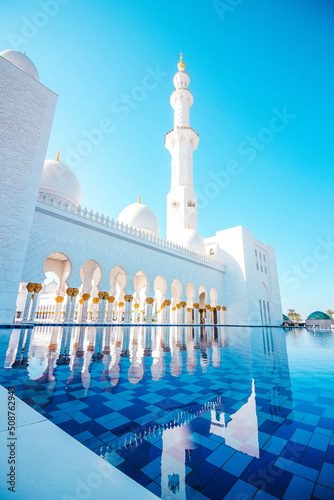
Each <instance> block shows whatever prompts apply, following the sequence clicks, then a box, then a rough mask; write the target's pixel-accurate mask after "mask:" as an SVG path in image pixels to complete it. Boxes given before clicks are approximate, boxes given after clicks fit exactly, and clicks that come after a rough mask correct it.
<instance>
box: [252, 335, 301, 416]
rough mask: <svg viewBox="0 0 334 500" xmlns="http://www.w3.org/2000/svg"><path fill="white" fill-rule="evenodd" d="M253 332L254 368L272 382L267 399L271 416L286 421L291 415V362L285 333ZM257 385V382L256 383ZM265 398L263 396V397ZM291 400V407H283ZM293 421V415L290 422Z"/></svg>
mask: <svg viewBox="0 0 334 500" xmlns="http://www.w3.org/2000/svg"><path fill="white" fill-rule="evenodd" d="M254 330H256V331H254V332H252V349H253V353H254V354H253V366H254V371H255V372H256V370H258V369H259V364H258V363H259V362H260V363H261V365H260V366H261V371H262V374H263V376H264V377H267V378H268V380H270V381H272V387H271V388H270V389H269V390H268V394H267V396H266V397H267V398H268V404H269V412H270V413H269V414H268V418H267V420H270V419H271V418H270V415H272V416H273V420H274V419H275V418H276V417H283V418H284V419H285V418H286V417H287V416H288V415H289V414H291V409H292V401H291V395H292V393H291V379H290V370H289V360H288V354H287V348H286V337H285V332H284V330H283V329H281V328H277V329H275V330H273V329H272V328H262V329H260V328H259V329H254ZM255 385H256V381H255ZM262 398H263V396H262ZM286 398H289V399H290V401H289V403H290V404H289V405H285V406H281V401H282V399H284V400H286ZM291 420H293V418H292V415H291V418H289V421H291Z"/></svg>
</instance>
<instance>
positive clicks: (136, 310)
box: [132, 304, 139, 323]
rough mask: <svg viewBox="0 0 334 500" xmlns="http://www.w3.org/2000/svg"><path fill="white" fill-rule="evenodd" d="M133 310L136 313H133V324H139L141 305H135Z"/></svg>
mask: <svg viewBox="0 0 334 500" xmlns="http://www.w3.org/2000/svg"><path fill="white" fill-rule="evenodd" d="M133 309H134V313H133V318H132V323H138V315H139V311H138V309H139V304H134V306H133Z"/></svg>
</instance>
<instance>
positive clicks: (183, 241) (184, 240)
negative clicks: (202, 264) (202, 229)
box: [176, 227, 205, 253]
mask: <svg viewBox="0 0 334 500" xmlns="http://www.w3.org/2000/svg"><path fill="white" fill-rule="evenodd" d="M176 243H177V244H178V245H182V246H183V247H186V248H189V249H190V250H195V251H196V252H202V253H205V243H204V239H203V238H202V236H201V235H200V234H199V233H198V232H197V231H195V229H191V228H189V227H186V228H185V229H184V230H183V232H182V233H181V234H180V235H179V237H178V238H177V239H176Z"/></svg>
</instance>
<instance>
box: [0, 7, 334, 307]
mask: <svg viewBox="0 0 334 500" xmlns="http://www.w3.org/2000/svg"><path fill="white" fill-rule="evenodd" d="M1 7H2V8H1V11H2V15H1V19H0V50H5V49H9V48H13V49H17V50H21V51H23V52H26V54H27V55H28V56H29V57H30V58H31V59H32V60H33V62H34V63H35V64H36V66H37V68H38V70H39V74H40V78H41V82H42V83H43V84H45V85H46V86H47V87H49V88H50V89H52V90H53V91H54V92H56V93H57V94H58V95H59V99H58V105H57V110H56V115H55V120H54V124H53V129H52V133H51V138H50V143H49V148H48V155H47V156H48V157H50V158H54V157H55V156H56V153H57V151H58V150H60V159H61V160H63V161H64V162H65V163H67V164H68V165H69V166H70V167H71V168H72V169H73V170H74V172H75V173H76V175H77V176H78V178H79V180H80V183H81V186H82V192H83V205H86V206H87V207H88V208H89V209H90V208H92V209H93V210H94V211H98V212H99V213H104V215H109V216H110V217H114V218H116V217H117V216H118V214H119V212H120V211H121V210H122V209H123V208H124V207H125V206H126V205H128V204H130V203H132V202H134V201H136V200H137V197H138V194H139V193H140V194H141V199H142V202H143V203H145V204H147V205H148V206H150V207H151V208H152V209H153V210H154V211H155V213H156V214H157V216H158V219H159V222H160V229H161V231H160V232H161V236H165V220H166V195H167V193H168V191H169V185H170V155H169V153H168V151H167V150H166V149H165V148H164V135H165V133H166V132H167V131H168V130H170V129H171V128H172V127H173V110H172V108H171V107H170V104H169V98H170V94H171V92H172V91H173V88H174V87H173V83H172V80H173V75H174V73H175V72H176V70H177V62H178V58H179V52H180V51H182V52H183V53H184V61H185V63H186V71H188V73H189V74H190V78H191V83H190V90H191V91H192V93H193V95H194V105H193V107H192V109H191V114H190V120H191V125H192V127H193V128H194V129H195V130H196V131H197V132H198V133H199V135H200V143H199V147H198V150H197V151H196V152H195V154H194V179H195V191H196V193H197V195H198V197H199V200H198V206H199V230H200V232H201V234H202V235H203V236H204V237H207V236H211V235H212V234H214V233H215V231H217V230H220V229H225V228H229V227H233V226H237V225H243V226H245V227H247V228H248V229H249V230H251V231H252V232H253V233H254V235H255V237H256V238H258V239H259V240H260V241H263V242H265V243H266V242H267V243H269V244H271V245H272V246H273V247H275V249H276V257H277V264H278V271H279V278H280V284H281V292H282V298H283V310H284V312H286V310H287V309H288V308H290V307H292V308H294V309H296V310H297V311H298V312H300V313H301V314H302V316H305V315H307V314H308V313H309V312H311V311H313V310H318V309H320V310H325V309H328V308H331V309H334V294H333V286H334V234H333V233H334V231H333V184H334V183H333V181H334V174H333V143H334V140H333V116H334V102H333V89H334V69H333V68H334V66H333V53H334V26H333V25H334V4H333V2H332V1H331V0H271V1H268V0H219V1H206V0H183V1H180V0H169V1H168V2H153V1H148V0H141V1H138V0H124V1H122V2H120V1H116V0H108V1H107V0H105V1H103V0H99V1H95V2H93V1H87V0H86V1H85V0H80V1H75V0H67V1H66V0H49V1H48V0H39V1H33V0H21V1H20V0H17V1H15V2H13V1H12V0H2V2H1ZM276 117H277V118H276ZM101 126H102V129H103V131H102V132H101V131H100V132H99V133H97V132H96V130H97V129H99V128H100V129H101ZM78 151H79V153H78ZM231 160H233V161H235V162H237V168H236V169H235V170H234V171H233V172H232V173H231V170H230V169H229V165H230V164H229V162H230V161H231Z"/></svg>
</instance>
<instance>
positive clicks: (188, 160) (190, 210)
mask: <svg viewBox="0 0 334 500" xmlns="http://www.w3.org/2000/svg"><path fill="white" fill-rule="evenodd" d="M173 83H174V87H175V90H174V92H173V93H172V95H171V98H170V104H171V106H172V108H173V109H174V128H173V130H171V131H170V132H168V133H167V134H166V136H165V146H166V148H167V149H168V151H169V152H170V154H171V157H172V164H171V167H172V181H171V189H170V192H169V194H168V196H167V239H168V240H171V241H173V240H174V241H176V240H178V239H179V238H178V236H179V235H180V232H182V231H183V229H185V228H186V227H187V223H189V224H190V227H191V228H193V229H195V231H197V197H196V195H195V192H194V181H193V158H192V155H193V152H194V151H195V150H196V149H197V146H198V141H199V136H198V134H197V132H195V130H193V129H192V128H191V126H190V120H189V110H190V108H191V106H192V104H193V101H194V99H193V95H192V93H191V92H190V90H189V89H188V86H189V83H190V77H189V75H188V73H187V72H186V71H185V63H184V61H183V54H182V52H181V53H180V61H179V63H178V72H177V73H176V74H175V76H174V80H173Z"/></svg>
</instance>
